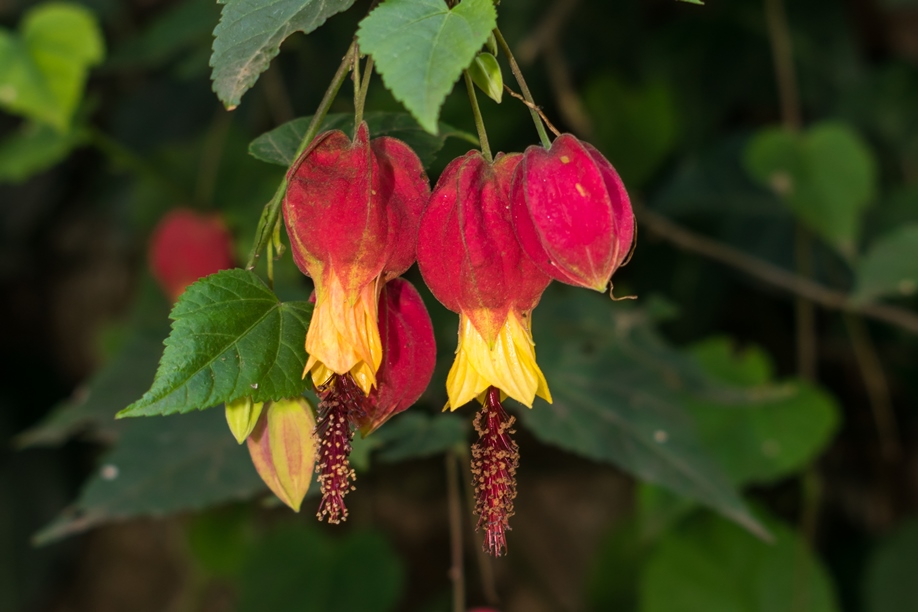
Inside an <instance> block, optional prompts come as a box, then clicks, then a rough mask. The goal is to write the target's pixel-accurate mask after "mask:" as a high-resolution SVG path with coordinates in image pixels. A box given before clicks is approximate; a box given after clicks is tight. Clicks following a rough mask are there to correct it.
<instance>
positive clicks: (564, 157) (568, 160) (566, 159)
mask: <svg viewBox="0 0 918 612" xmlns="http://www.w3.org/2000/svg"><path fill="white" fill-rule="evenodd" d="M561 163H562V164H569V163H571V158H570V157H568V156H567V155H562V156H561Z"/></svg>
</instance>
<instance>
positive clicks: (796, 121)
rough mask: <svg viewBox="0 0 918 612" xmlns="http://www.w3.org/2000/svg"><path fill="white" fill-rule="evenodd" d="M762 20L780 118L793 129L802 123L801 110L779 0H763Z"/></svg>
mask: <svg viewBox="0 0 918 612" xmlns="http://www.w3.org/2000/svg"><path fill="white" fill-rule="evenodd" d="M765 20H766V22H767V26H768V39H769V41H770V42H771V54H772V57H773V58H774V62H775V78H776V80H777V85H778V95H779V96H780V98H781V118H782V121H783V122H784V124H785V125H786V126H787V127H788V128H790V129H791V130H795V131H796V130H799V129H800V128H801V127H802V126H803V116H802V115H803V113H802V112H801V110H800V95H799V93H798V91H797V72H796V70H795V69H794V50H793V44H792V42H791V36H790V28H789V27H788V26H787V13H786V11H785V10H784V2H783V0H765Z"/></svg>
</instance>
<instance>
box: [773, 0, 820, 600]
mask: <svg viewBox="0 0 918 612" xmlns="http://www.w3.org/2000/svg"><path fill="white" fill-rule="evenodd" d="M764 2H765V19H766V22H767V27H768V37H769V40H770V41H771V50H772V58H773V60H774V64H775V79H776V82H777V86H778V96H779V98H780V103H781V121H782V123H783V124H784V127H785V128H786V129H787V130H790V131H791V132H799V131H800V129H801V128H802V127H803V113H802V111H801V107H800V96H799V94H798V90H797V76H796V71H795V69H794V52H793V45H792V41H791V35H790V26H789V25H788V22H787V12H786V11H785V7H784V0H764ZM794 259H795V261H796V266H797V274H798V275H799V276H800V277H801V278H802V279H804V280H806V281H810V280H811V279H812V276H813V250H812V237H811V236H810V232H809V230H807V229H806V228H805V227H803V226H802V225H800V224H799V222H798V225H797V229H796V235H795V238H794ZM795 314H796V336H797V338H796V344H797V372H798V374H799V375H800V377H801V378H803V379H805V380H810V381H815V380H816V378H817V372H816V370H817V365H818V355H817V342H818V339H817V336H816V306H815V304H814V303H813V301H812V300H810V299H808V298H807V297H805V296H798V297H797V300H796V305H795ZM800 486H801V492H802V498H803V499H802V509H801V513H800V532H801V535H802V536H803V541H804V542H805V543H806V545H807V547H809V548H810V549H811V550H812V548H813V545H814V542H815V540H816V532H817V530H818V527H819V510H820V506H821V504H822V477H821V476H820V474H819V469H818V467H817V465H816V463H815V462H812V463H810V465H808V466H807V469H806V470H805V471H804V472H803V474H802V476H801V479H800ZM794 557H795V558H794V574H793V575H794V584H793V588H792V593H793V598H792V601H791V610H792V612H805V611H806V610H809V608H810V599H811V598H812V593H811V589H810V586H809V585H810V582H811V580H810V572H811V570H810V569H809V566H808V565H807V564H806V560H805V558H804V556H803V555H802V554H801V553H800V552H798V553H797V554H795V556H794Z"/></svg>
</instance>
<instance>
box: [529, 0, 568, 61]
mask: <svg viewBox="0 0 918 612" xmlns="http://www.w3.org/2000/svg"><path fill="white" fill-rule="evenodd" d="M579 3H580V0H555V2H554V3H553V4H552V6H551V8H550V9H548V10H547V11H546V12H545V16H544V17H542V21H540V22H539V24H538V25H537V26H536V27H535V28H533V29H532V32H531V33H530V34H529V36H527V37H526V38H525V39H524V40H523V41H522V42H521V43H520V44H519V47H518V51H517V55H518V56H519V59H520V61H521V62H522V63H524V64H531V63H532V62H534V61H535V59H536V58H537V57H538V56H539V53H541V51H542V50H543V49H544V48H545V46H546V45H547V44H549V43H550V42H551V41H553V40H557V39H558V32H560V31H561V28H562V27H563V26H564V25H566V24H567V20H568V19H569V18H570V16H571V14H573V12H574V9H575V8H576V7H577V5H578V4H579Z"/></svg>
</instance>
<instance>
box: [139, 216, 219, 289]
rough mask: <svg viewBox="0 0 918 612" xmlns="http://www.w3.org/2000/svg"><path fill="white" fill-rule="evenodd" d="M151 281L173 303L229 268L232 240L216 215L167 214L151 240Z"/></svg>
mask: <svg viewBox="0 0 918 612" xmlns="http://www.w3.org/2000/svg"><path fill="white" fill-rule="evenodd" d="M147 257H148V259H149V261H150V271H151V272H152V273H153V278H155V279H156V282H157V283H158V284H159V286H160V287H162V289H163V291H164V292H165V293H166V295H168V296H169V297H170V298H171V299H172V300H173V301H175V300H177V299H178V298H179V296H180V295H181V294H182V293H183V292H184V291H185V288H186V287H187V286H188V285H190V284H191V283H193V282H194V281H196V280H198V279H199V278H201V277H204V276H208V275H209V274H213V273H215V272H219V271H220V270H226V269H228V268H232V267H233V266H234V265H235V263H234V261H233V237H232V236H231V235H230V233H229V230H228V229H227V228H226V225H225V224H224V223H223V220H222V219H221V218H220V216H219V215H215V214H203V213H198V212H195V211H193V210H191V209H188V208H176V209H173V210H171V211H169V212H168V213H167V214H166V216H164V217H163V218H162V220H160V222H159V223H158V224H157V226H156V228H155V229H154V230H153V234H152V235H151V236H150V246H149V250H148V254H147Z"/></svg>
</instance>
